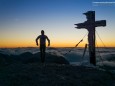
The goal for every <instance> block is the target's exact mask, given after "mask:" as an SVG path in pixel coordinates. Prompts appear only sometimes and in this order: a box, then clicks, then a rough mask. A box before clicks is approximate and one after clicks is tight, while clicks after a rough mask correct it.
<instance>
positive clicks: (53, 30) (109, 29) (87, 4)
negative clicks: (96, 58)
mask: <svg viewBox="0 0 115 86" xmlns="http://www.w3.org/2000/svg"><path fill="white" fill-rule="evenodd" d="M98 1H109V2H114V0H0V47H2V48H3V47H5V48H6V47H36V44H35V39H36V37H37V36H38V35H40V33H41V30H44V31H45V34H46V35H47V36H48V37H49V39H50V41H51V47H73V46H75V45H76V44H77V43H78V42H79V41H80V40H81V39H82V38H83V36H84V35H85V34H86V33H87V30H86V29H76V28H74V27H76V26H75V25H74V24H77V23H82V22H84V21H86V17H85V15H83V13H84V12H87V11H89V10H94V11H96V20H107V26H106V27H98V28H96V30H97V32H98V34H99V35H100V37H101V38H102V40H103V42H104V43H105V45H106V46H108V47H115V28H114V26H115V12H114V11H115V3H113V4H95V3H94V2H98ZM85 43H87V37H85V39H84V41H83V42H82V43H81V44H80V45H79V47H81V46H82V47H84V45H85ZM97 44H98V46H103V45H102V43H101V41H100V40H99V38H98V36H97Z"/></svg>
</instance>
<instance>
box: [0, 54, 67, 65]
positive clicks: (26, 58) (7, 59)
mask: <svg viewBox="0 0 115 86" xmlns="http://www.w3.org/2000/svg"><path fill="white" fill-rule="evenodd" d="M12 63H24V64H28V63H41V58H40V53H39V52H38V53H35V54H32V53H30V52H25V53H22V54H20V55H7V54H2V53H0V65H7V64H8V65H9V64H12ZM45 63H56V64H69V62H68V61H67V60H66V59H65V58H64V57H62V56H56V55H52V54H49V53H46V58H45Z"/></svg>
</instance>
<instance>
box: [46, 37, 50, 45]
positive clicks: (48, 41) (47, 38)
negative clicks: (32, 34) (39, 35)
mask: <svg viewBox="0 0 115 86" xmlns="http://www.w3.org/2000/svg"><path fill="white" fill-rule="evenodd" d="M46 39H47V41H48V46H50V40H49V38H48V37H46Z"/></svg>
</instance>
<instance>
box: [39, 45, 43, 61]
mask: <svg viewBox="0 0 115 86" xmlns="http://www.w3.org/2000/svg"><path fill="white" fill-rule="evenodd" d="M40 57H41V62H42V61H43V60H42V58H43V48H42V46H40ZM42 63H43V62H42Z"/></svg>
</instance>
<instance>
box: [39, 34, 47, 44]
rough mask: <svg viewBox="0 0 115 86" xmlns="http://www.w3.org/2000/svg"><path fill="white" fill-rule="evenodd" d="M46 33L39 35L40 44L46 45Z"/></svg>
mask: <svg viewBox="0 0 115 86" xmlns="http://www.w3.org/2000/svg"><path fill="white" fill-rule="evenodd" d="M46 38H47V36H46V35H40V45H46Z"/></svg>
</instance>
